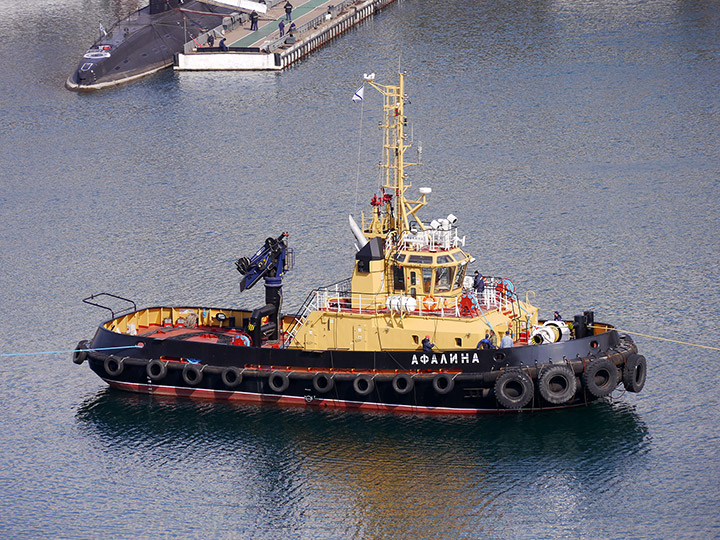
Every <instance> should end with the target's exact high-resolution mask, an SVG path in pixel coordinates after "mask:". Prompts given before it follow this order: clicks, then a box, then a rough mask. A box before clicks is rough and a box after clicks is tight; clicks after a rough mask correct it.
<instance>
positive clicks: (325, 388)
mask: <svg viewBox="0 0 720 540" xmlns="http://www.w3.org/2000/svg"><path fill="white" fill-rule="evenodd" d="M312 385H313V388H314V389H315V391H316V392H318V393H320V394H324V393H326V392H329V391H330V390H332V389H333V386H335V375H333V374H332V373H326V372H324V371H320V372H318V373H316V374H315V375H313V378H312Z"/></svg>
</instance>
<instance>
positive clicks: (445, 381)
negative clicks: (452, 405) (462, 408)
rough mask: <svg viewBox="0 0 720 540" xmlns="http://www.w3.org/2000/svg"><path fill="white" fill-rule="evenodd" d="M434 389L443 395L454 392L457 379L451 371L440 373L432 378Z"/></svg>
mask: <svg viewBox="0 0 720 540" xmlns="http://www.w3.org/2000/svg"><path fill="white" fill-rule="evenodd" d="M432 385H433V390H435V391H436V392H437V393H438V394H440V395H443V394H447V393H449V392H452V390H453V388H454V387H455V381H454V380H453V378H452V376H450V374H449V373H438V374H437V375H435V376H434V377H433V379H432Z"/></svg>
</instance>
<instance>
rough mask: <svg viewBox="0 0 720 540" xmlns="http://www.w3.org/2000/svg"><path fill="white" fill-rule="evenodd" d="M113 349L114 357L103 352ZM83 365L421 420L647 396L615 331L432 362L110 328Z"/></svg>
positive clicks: (230, 393)
mask: <svg viewBox="0 0 720 540" xmlns="http://www.w3.org/2000/svg"><path fill="white" fill-rule="evenodd" d="M197 333H198V331H195V335H197ZM202 335H203V336H206V337H208V338H209V337H210V336H211V335H213V334H212V332H208V331H207V330H206V331H205V333H204V334H202ZM139 345H140V346H139ZM106 348H113V351H112V354H106V351H101V350H96V349H106ZM88 349H89V350H88ZM74 356H75V357H74V360H75V362H76V363H81V362H82V361H84V360H85V359H87V361H88V363H89V365H90V367H91V369H92V370H93V371H94V372H95V373H96V374H97V375H98V376H99V377H101V378H102V379H103V380H105V381H106V382H107V383H108V384H109V385H110V386H112V387H114V388H117V389H120V390H125V391H130V392H139V393H147V394H155V395H163V396H180V397H190V398H200V399H215V400H226V401H237V402H248V403H260V404H278V405H290V406H309V407H330V408H345V409H357V410H368V411H390V412H400V413H411V414H415V413H428V414H433V413H434V414H462V415H472V414H482V413H498V412H510V411H535V410H546V409H556V408H565V407H572V406H580V405H586V404H587V403H589V402H591V401H594V400H596V399H598V398H602V397H605V396H607V395H609V394H610V393H611V392H612V391H613V390H615V388H616V387H617V386H618V385H620V384H623V385H624V387H625V389H626V390H628V391H631V392H639V391H640V390H641V389H642V385H643V384H644V381H645V372H646V364H645V359H644V357H642V356H640V355H638V354H637V348H636V346H635V344H634V343H633V341H632V339H631V338H630V337H629V336H627V335H622V334H619V333H618V332H617V331H615V330H608V331H606V332H603V333H600V334H596V335H592V336H588V337H585V338H581V339H575V340H571V341H567V342H563V343H553V344H545V345H530V346H518V347H513V348H506V349H492V350H478V349H471V350H464V351H453V352H447V353H442V352H438V353H433V354H428V355H425V354H422V353H421V352H417V351H376V352H354V351H323V352H309V351H304V350H301V349H292V348H280V347H278V348H274V347H243V346H237V345H232V344H221V343H219V342H217V341H215V342H208V341H188V340H187V339H179V340H178V339H172V340H170V339H156V338H147V337H143V336H130V335H125V334H118V333H115V332H111V331H109V330H108V329H106V328H104V327H100V328H99V329H98V331H97V333H96V335H95V337H94V338H93V340H92V341H91V342H87V341H82V342H80V343H79V344H78V349H77V350H76V353H75V355H74Z"/></svg>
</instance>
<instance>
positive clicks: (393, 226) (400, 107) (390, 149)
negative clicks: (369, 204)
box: [366, 72, 426, 238]
mask: <svg viewBox="0 0 720 540" xmlns="http://www.w3.org/2000/svg"><path fill="white" fill-rule="evenodd" d="M399 75H400V82H399V84H398V85H382V84H378V83H376V82H375V81H374V80H368V83H369V84H370V86H372V87H373V88H375V89H376V90H378V91H379V92H380V93H381V94H382V95H383V97H384V106H383V110H384V122H383V123H382V124H381V125H380V127H382V128H383V129H384V137H383V159H382V162H381V163H380V166H381V167H383V168H384V169H385V185H384V186H383V188H385V189H386V190H388V191H389V192H390V193H391V194H392V195H393V196H394V199H395V201H394V205H392V204H390V203H389V202H386V210H387V211H386V214H385V217H384V218H383V219H382V220H380V217H379V215H378V212H376V213H375V215H374V216H373V220H372V222H371V223H370V225H369V227H368V228H367V229H366V232H368V233H370V234H371V235H377V236H383V237H384V236H387V234H388V233H390V232H393V231H394V232H395V233H396V234H397V237H398V238H400V237H402V235H403V233H405V232H407V231H409V230H410V217H412V218H414V219H415V221H417V223H418V226H419V227H420V228H421V229H422V230H425V226H424V225H423V223H422V221H421V220H420V219H418V218H417V217H416V215H415V213H416V212H417V211H418V210H419V209H420V208H422V207H423V206H424V205H425V204H426V199H425V194H424V193H423V194H421V196H420V199H419V200H409V199H407V198H406V197H405V192H406V190H407V189H408V188H410V187H412V184H411V183H410V182H409V181H408V180H407V174H406V173H405V167H407V166H410V165H417V163H406V162H405V152H406V151H407V150H408V149H409V148H410V147H411V146H412V145H411V144H410V143H408V142H406V141H407V135H405V133H404V128H405V126H407V118H406V116H405V101H406V100H407V95H406V94H405V91H404V86H405V80H404V79H405V73H403V72H400V73H399Z"/></svg>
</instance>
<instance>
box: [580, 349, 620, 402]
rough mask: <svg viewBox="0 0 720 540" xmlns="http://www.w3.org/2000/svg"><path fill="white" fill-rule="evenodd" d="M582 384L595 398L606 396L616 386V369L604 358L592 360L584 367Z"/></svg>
mask: <svg viewBox="0 0 720 540" xmlns="http://www.w3.org/2000/svg"><path fill="white" fill-rule="evenodd" d="M583 384H584V385H585V388H586V389H587V391H588V392H590V393H591V394H592V395H593V396H595V397H599V398H600V397H605V396H608V395H610V393H612V391H613V390H615V388H616V387H617V385H618V369H617V367H615V364H613V363H612V362H611V361H610V359H609V358H607V357H605V356H602V357H600V358H594V359H593V360H591V361H590V363H589V364H588V365H587V366H586V367H585V372H584V373H583Z"/></svg>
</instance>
